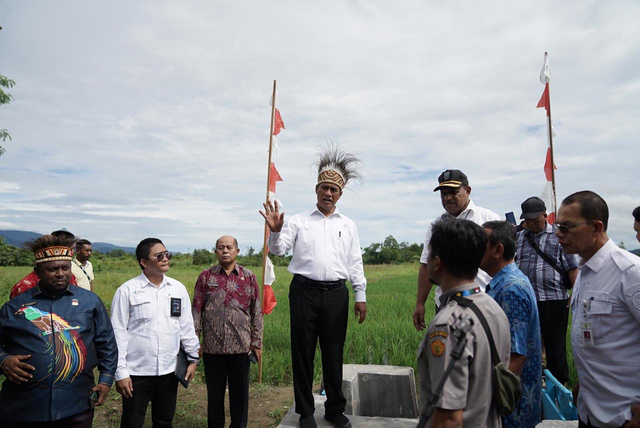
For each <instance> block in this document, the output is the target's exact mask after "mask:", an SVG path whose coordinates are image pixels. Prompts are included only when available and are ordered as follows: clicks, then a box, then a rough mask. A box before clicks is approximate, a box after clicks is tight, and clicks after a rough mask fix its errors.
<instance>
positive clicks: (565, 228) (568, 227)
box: [553, 220, 598, 235]
mask: <svg viewBox="0 0 640 428" xmlns="http://www.w3.org/2000/svg"><path fill="white" fill-rule="evenodd" d="M595 221H598V220H589V221H585V222H583V223H577V224H572V225H566V224H560V223H554V224H553V225H554V226H555V228H556V230H557V231H559V232H560V233H562V234H563V235H568V234H569V232H571V229H573V228H575V227H578V226H582V225H583V224H589V223H593V222H595Z"/></svg>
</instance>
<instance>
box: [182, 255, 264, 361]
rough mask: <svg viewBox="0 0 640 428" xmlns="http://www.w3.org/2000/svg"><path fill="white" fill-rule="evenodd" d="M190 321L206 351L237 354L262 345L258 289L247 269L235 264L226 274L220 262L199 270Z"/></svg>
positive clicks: (252, 275)
mask: <svg viewBox="0 0 640 428" xmlns="http://www.w3.org/2000/svg"><path fill="white" fill-rule="evenodd" d="M191 311H192V313H193V323H194V325H195V327H196V335H197V336H198V337H199V336H200V333H201V332H202V349H203V352H206V353H208V354H241V353H247V352H249V349H250V346H251V345H253V346H255V347H257V348H262V309H261V306H260V289H259V288H258V283H257V282H256V277H255V275H254V274H253V272H251V271H250V270H249V269H247V268H245V267H243V266H240V265H238V264H236V266H235V268H234V269H233V270H232V271H231V273H230V274H229V275H227V274H226V272H225V271H224V269H223V268H222V266H221V265H219V264H218V265H216V266H213V267H212V268H210V269H207V270H205V271H203V272H202V273H201V274H200V277H198V281H197V282H196V288H195V291H194V295H193V307H192V310H191Z"/></svg>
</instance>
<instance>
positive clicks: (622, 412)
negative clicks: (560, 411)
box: [556, 191, 640, 428]
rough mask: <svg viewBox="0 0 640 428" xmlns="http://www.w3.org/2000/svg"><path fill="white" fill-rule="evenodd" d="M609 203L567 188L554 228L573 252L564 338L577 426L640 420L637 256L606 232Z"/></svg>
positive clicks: (630, 424) (633, 423) (637, 422)
mask: <svg viewBox="0 0 640 428" xmlns="http://www.w3.org/2000/svg"><path fill="white" fill-rule="evenodd" d="M608 221H609V208H608V207H607V203H606V202H605V201H604V199H602V198H601V197H600V196H599V195H597V194H596V193H594V192H591V191H582V192H577V193H574V194H572V195H570V196H568V197H567V198H566V199H565V200H564V201H562V205H561V206H560V210H559V211H558V223H557V225H556V226H557V228H558V230H557V231H556V235H557V236H558V238H559V239H560V245H562V248H563V249H564V251H565V252H566V253H569V254H578V255H579V256H580V257H581V258H582V260H581V266H580V273H579V274H578V279H577V281H576V285H575V288H574V291H573V295H572V297H571V312H572V322H571V344H572V345H573V358H574V361H575V364H576V368H577V370H578V384H577V385H576V388H575V389H574V400H575V399H576V398H575V397H577V405H578V416H579V417H580V425H579V426H580V427H621V426H624V427H629V428H631V427H640V398H639V397H640V382H638V373H639V372H640V358H638V352H639V351H640V258H639V257H637V256H635V255H634V254H631V253H629V252H628V251H626V250H623V249H621V248H618V246H617V245H616V244H615V243H614V242H613V241H612V240H611V239H609V237H608V236H607V223H608Z"/></svg>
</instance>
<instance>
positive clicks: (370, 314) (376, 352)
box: [0, 259, 577, 385]
mask: <svg viewBox="0 0 640 428" xmlns="http://www.w3.org/2000/svg"><path fill="white" fill-rule="evenodd" d="M96 262H97V263H95V274H96V280H95V282H94V288H95V290H96V292H97V294H98V295H99V296H100V297H101V298H102V300H103V301H104V303H105V305H106V306H107V308H109V307H110V305H111V299H112V298H113V295H114V293H115V291H116V289H117V288H118V287H119V286H120V285H121V284H122V283H124V282H125V281H127V280H128V279H130V278H133V277H134V276H137V275H139V274H140V269H139V267H138V266H137V265H136V264H135V261H133V262H132V261H131V259H127V260H113V261H109V262H106V261H105V262H102V263H100V262H98V261H96ZM204 269H206V266H193V265H189V264H185V263H178V264H177V265H174V266H172V268H171V270H170V272H169V276H171V277H173V278H175V279H177V280H179V281H181V282H182V283H183V284H184V285H185V286H186V287H187V289H188V290H190V293H193V287H194V285H195V282H196V279H197V277H198V275H199V273H200V272H201V271H202V270H204ZM252 269H253V271H254V272H257V273H258V275H257V276H258V277H259V276H260V268H259V267H253V268H252ZM30 270H31V268H29V267H2V268H0V304H4V302H6V300H7V299H8V297H9V290H10V289H11V287H12V286H13V284H15V283H16V282H17V281H19V280H20V279H21V278H22V277H23V276H24V275H26V274H27V273H29V271H30ZM365 275H366V277H367V280H368V285H367V319H366V320H365V322H364V323H363V324H358V323H357V322H356V318H355V315H353V314H352V315H351V316H350V317H349V328H348V331H347V340H346V344H345V348H344V361H345V363H347V364H351V363H353V364H389V365H398V366H409V367H413V368H414V370H415V371H416V375H417V359H416V350H417V348H418V345H419V344H420V341H421V339H422V333H420V332H417V331H416V330H415V328H414V327H413V322H412V314H413V309H414V307H415V298H416V284H417V275H418V265H417V264H401V265H372V266H365ZM276 278H277V279H276V282H275V283H274V285H273V288H274V291H275V294H276V297H277V299H278V305H277V306H276V308H275V309H274V311H273V312H272V313H271V314H270V315H266V316H265V317H264V325H265V329H264V351H263V352H264V354H263V382H264V383H267V384H271V385H288V384H291V383H292V379H291V362H290V339H289V305H288V289H289V283H290V281H291V274H290V273H289V272H287V270H286V268H285V267H281V266H276ZM432 294H433V293H432ZM429 299H430V300H429V302H427V305H426V308H427V314H426V318H427V320H430V319H431V318H432V317H433V315H434V305H433V297H432V296H431V297H430V298H429ZM351 300H352V301H351V307H353V293H351ZM567 342H568V343H567V346H568V355H569V368H570V377H571V381H570V383H571V384H573V383H575V381H576V379H577V375H576V372H575V368H574V366H573V359H572V358H571V352H570V349H571V348H570V346H571V344H570V341H569V340H568V341H567ZM315 367H316V370H315V373H316V382H315V383H319V382H320V379H321V373H322V372H321V361H320V357H319V350H318V353H317V354H316V360H315ZM199 370H202V367H200V368H199ZM256 379H257V368H256V367H253V368H252V380H253V381H255V380H256Z"/></svg>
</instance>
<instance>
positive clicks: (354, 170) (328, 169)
mask: <svg viewBox="0 0 640 428" xmlns="http://www.w3.org/2000/svg"><path fill="white" fill-rule="evenodd" d="M315 165H317V166H318V184H320V183H331V184H335V185H336V186H338V187H339V188H340V190H342V189H344V187H345V186H346V185H347V184H349V182H351V181H353V180H362V175H360V172H359V171H358V169H359V168H360V167H361V165H362V162H361V161H360V159H358V158H357V157H356V156H355V155H354V154H353V153H348V152H344V151H341V150H340V145H334V144H333V143H329V144H328V145H327V147H326V148H325V149H324V150H322V151H321V152H320V153H318V159H317V161H316V163H315Z"/></svg>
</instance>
